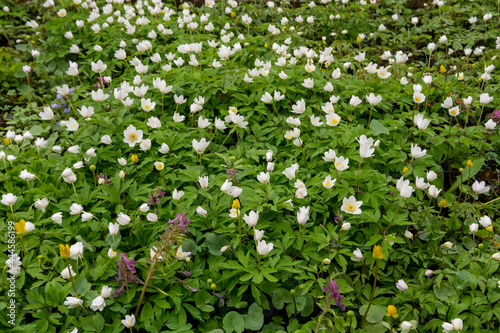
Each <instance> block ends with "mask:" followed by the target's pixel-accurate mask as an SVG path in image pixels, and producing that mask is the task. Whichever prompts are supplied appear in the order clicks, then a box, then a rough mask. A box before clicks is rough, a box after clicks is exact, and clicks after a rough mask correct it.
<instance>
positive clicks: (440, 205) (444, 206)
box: [438, 199, 448, 208]
mask: <svg viewBox="0 0 500 333" xmlns="http://www.w3.org/2000/svg"><path fill="white" fill-rule="evenodd" d="M438 206H439V207H442V208H446V207H448V204H447V203H446V200H444V199H441V201H439V203H438Z"/></svg>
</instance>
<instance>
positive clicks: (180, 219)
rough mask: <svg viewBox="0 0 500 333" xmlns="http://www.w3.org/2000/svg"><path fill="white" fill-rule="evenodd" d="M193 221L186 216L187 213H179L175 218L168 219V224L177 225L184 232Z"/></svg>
mask: <svg viewBox="0 0 500 333" xmlns="http://www.w3.org/2000/svg"><path fill="white" fill-rule="evenodd" d="M189 223H191V221H189V220H188V218H187V217H186V213H178V214H177V216H176V217H175V219H173V220H168V222H167V224H172V225H174V226H176V227H179V229H181V230H182V231H184V233H186V232H188V231H189V228H188V225H189Z"/></svg>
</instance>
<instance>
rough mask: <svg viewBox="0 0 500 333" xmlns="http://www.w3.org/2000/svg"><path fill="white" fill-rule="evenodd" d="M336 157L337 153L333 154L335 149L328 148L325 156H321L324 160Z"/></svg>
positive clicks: (330, 160)
mask: <svg viewBox="0 0 500 333" xmlns="http://www.w3.org/2000/svg"><path fill="white" fill-rule="evenodd" d="M336 158H337V155H336V154H335V151H334V150H333V149H330V150H328V151H326V152H325V156H323V160H325V161H326V162H333V161H334V160H335V159H336Z"/></svg>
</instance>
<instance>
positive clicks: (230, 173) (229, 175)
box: [226, 169, 238, 180]
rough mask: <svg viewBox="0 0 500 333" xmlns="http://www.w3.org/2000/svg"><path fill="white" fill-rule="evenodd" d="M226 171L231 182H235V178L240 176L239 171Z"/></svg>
mask: <svg viewBox="0 0 500 333" xmlns="http://www.w3.org/2000/svg"><path fill="white" fill-rule="evenodd" d="M226 171H227V179H229V180H234V179H235V177H236V176H237V175H238V170H237V169H226Z"/></svg>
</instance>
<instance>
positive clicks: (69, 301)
mask: <svg viewBox="0 0 500 333" xmlns="http://www.w3.org/2000/svg"><path fill="white" fill-rule="evenodd" d="M82 304H83V299H79V298H76V297H71V296H68V297H66V300H65V301H64V305H66V306H67V307H68V309H74V308H77V307H79V306H80V305H82Z"/></svg>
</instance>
